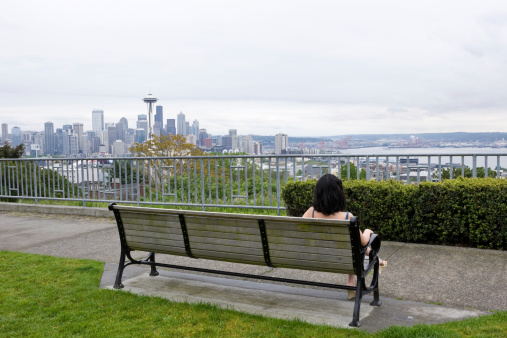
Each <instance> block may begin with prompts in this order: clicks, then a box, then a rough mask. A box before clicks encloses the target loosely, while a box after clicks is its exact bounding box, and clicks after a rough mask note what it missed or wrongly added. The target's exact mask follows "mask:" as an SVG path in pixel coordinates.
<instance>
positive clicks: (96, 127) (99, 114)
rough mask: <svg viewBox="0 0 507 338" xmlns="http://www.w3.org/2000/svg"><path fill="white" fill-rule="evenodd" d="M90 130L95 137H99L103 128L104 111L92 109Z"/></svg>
mask: <svg viewBox="0 0 507 338" xmlns="http://www.w3.org/2000/svg"><path fill="white" fill-rule="evenodd" d="M92 130H93V131H94V132H95V136H96V137H101V135H102V131H103V130H104V111H103V110H100V109H94V110H93V111H92Z"/></svg>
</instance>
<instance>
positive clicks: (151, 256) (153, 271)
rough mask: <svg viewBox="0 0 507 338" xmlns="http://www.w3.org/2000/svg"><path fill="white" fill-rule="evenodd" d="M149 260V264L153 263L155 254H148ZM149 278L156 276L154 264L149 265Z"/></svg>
mask: <svg viewBox="0 0 507 338" xmlns="http://www.w3.org/2000/svg"><path fill="white" fill-rule="evenodd" d="M149 260H150V262H152V263H155V253H154V252H152V253H151V254H150V258H149ZM150 276H158V271H157V267H156V266H155V265H154V264H151V272H150Z"/></svg>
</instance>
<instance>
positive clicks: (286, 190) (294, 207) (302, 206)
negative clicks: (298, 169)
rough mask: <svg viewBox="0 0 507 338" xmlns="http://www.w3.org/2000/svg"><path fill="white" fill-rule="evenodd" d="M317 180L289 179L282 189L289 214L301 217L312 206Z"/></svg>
mask: <svg viewBox="0 0 507 338" xmlns="http://www.w3.org/2000/svg"><path fill="white" fill-rule="evenodd" d="M316 184H317V180H308V181H304V182H299V181H298V182H295V181H289V182H288V183H287V184H286V185H285V187H283V189H282V199H283V200H284V202H285V208H286V211H287V216H294V217H301V216H303V214H304V213H305V212H306V210H308V208H310V207H311V206H312V202H313V191H314V190H315V185H316Z"/></svg>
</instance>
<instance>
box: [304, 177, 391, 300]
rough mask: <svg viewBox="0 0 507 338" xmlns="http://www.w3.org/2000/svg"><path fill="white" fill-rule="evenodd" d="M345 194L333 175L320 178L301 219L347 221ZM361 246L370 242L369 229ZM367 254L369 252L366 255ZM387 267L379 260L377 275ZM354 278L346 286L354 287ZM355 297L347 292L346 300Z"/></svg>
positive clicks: (348, 214) (364, 233)
mask: <svg viewBox="0 0 507 338" xmlns="http://www.w3.org/2000/svg"><path fill="white" fill-rule="evenodd" d="M345 205H346V201H345V193H344V192H343V185H342V181H341V180H340V179H339V178H338V177H336V176H335V175H331V174H326V175H324V176H322V177H321V178H320V179H319V180H318V181H317V185H316V186H315V193H314V196H313V206H312V207H310V209H308V210H307V211H306V212H305V214H304V215H303V217H305V218H327V219H344V220H347V219H349V218H350V217H352V216H354V215H352V214H351V213H350V212H348V211H344V210H345ZM359 233H360V235H361V245H362V246H365V245H366V244H368V242H369V241H370V236H371V234H373V231H371V230H370V229H366V230H364V232H362V231H361V230H359ZM368 253H369V250H368V251H367V252H366V254H368ZM386 266H387V261H384V260H382V259H379V273H380V272H381V271H382V269H383V268H384V267H386ZM355 284H356V282H355V276H354V275H349V281H348V283H347V285H350V286H355ZM355 296H356V291H353V290H348V298H349V299H352V298H354V297H355Z"/></svg>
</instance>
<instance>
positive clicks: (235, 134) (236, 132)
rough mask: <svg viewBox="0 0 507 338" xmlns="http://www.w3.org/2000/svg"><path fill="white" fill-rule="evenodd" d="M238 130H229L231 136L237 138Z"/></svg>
mask: <svg viewBox="0 0 507 338" xmlns="http://www.w3.org/2000/svg"><path fill="white" fill-rule="evenodd" d="M237 135H238V130H237V129H229V136H237Z"/></svg>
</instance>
